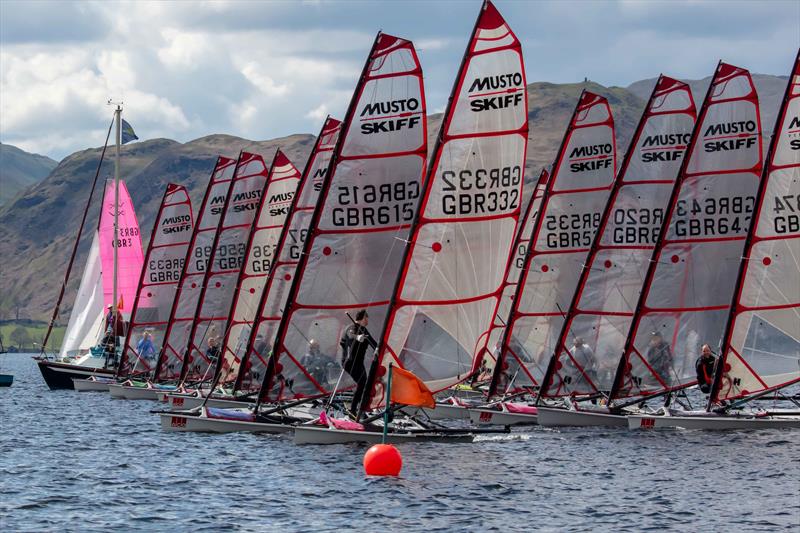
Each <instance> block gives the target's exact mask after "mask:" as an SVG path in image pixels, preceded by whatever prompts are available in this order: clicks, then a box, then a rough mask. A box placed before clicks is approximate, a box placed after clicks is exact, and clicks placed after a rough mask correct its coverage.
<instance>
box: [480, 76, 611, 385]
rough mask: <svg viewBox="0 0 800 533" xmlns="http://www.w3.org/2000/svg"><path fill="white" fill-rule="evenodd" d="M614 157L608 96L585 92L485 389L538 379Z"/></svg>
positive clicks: (560, 321) (592, 230)
mask: <svg viewBox="0 0 800 533" xmlns="http://www.w3.org/2000/svg"><path fill="white" fill-rule="evenodd" d="M616 154H617V150H616V140H615V138H614V119H613V117H612V116H611V108H610V107H609V105H608V101H607V100H606V99H605V98H603V97H602V96H598V95H596V94H593V93H590V92H588V91H584V92H583V93H581V96H580V99H579V100H578V104H577V106H576V108H575V111H574V113H573V115H572V118H571V119H570V122H569V125H568V127H567V132H566V133H565V135H564V140H563V141H562V144H561V147H560V149H559V152H558V154H557V156H556V162H555V165H554V166H553V173H552V176H551V177H550V180H549V181H548V183H547V189H546V190H545V193H544V199H543V200H542V207H541V213H540V214H539V218H538V220H537V221H536V228H535V229H534V232H533V238H532V240H531V246H530V250H529V252H528V255H527V257H526V259H525V265H524V266H523V271H522V278H521V282H520V283H519V285H518V287H517V294H516V296H515V298H514V304H513V306H512V313H511V316H510V317H509V319H508V320H507V323H508V324H509V325H508V327H507V328H506V331H505V333H504V338H503V343H502V352H501V357H500V359H499V360H498V364H497V365H496V367H495V372H494V375H493V379H492V386H491V388H492V390H500V391H502V390H505V389H507V388H508V387H509V386H510V385H511V383H512V382H513V381H515V380H516V379H517V378H516V376H517V375H518V374H519V373H523V374H525V376H523V377H524V379H526V380H530V381H532V382H533V383H534V384H540V383H541V382H542V378H543V376H544V374H545V365H547V362H548V360H549V359H550V358H551V355H552V354H553V353H554V351H555V344H556V340H557V336H558V334H559V332H560V331H561V327H562V326H563V323H564V316H565V314H566V311H567V309H568V308H569V303H570V301H571V299H572V296H573V294H574V293H575V289H576V288H577V283H578V277H579V276H580V272H581V270H582V268H583V264H584V262H585V261H586V257H587V255H588V252H589V247H590V245H591V244H592V242H593V239H594V236H595V233H596V231H597V228H598V227H599V225H600V216H601V214H602V212H603V209H604V208H605V205H606V202H607V200H608V195H609V192H610V190H611V186H612V184H613V182H614V177H615V175H616V168H617V155H616Z"/></svg>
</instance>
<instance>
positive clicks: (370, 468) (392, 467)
mask: <svg viewBox="0 0 800 533" xmlns="http://www.w3.org/2000/svg"><path fill="white" fill-rule="evenodd" d="M401 468H403V457H402V456H401V455H400V452H399V451H398V449H397V448H395V447H394V446H392V445H391V444H375V445H374V446H372V447H371V448H370V449H369V450H367V453H365V454H364V472H365V473H366V474H367V475H368V476H399V475H400V469H401Z"/></svg>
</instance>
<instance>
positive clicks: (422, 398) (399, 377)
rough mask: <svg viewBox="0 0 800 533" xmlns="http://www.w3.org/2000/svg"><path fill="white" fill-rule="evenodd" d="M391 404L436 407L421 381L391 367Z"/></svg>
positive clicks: (410, 374) (406, 371) (400, 369)
mask: <svg viewBox="0 0 800 533" xmlns="http://www.w3.org/2000/svg"><path fill="white" fill-rule="evenodd" d="M391 400H392V402H394V403H401V404H403V405H414V406H417V407H430V408H431V409H433V408H434V407H436V402H435V401H434V399H433V394H432V393H431V391H430V389H429V388H428V387H427V386H426V385H425V383H423V381H422V380H421V379H419V378H418V377H417V376H415V375H414V374H412V373H411V372H409V371H408V370H403V369H402V368H399V367H396V366H392V398H391Z"/></svg>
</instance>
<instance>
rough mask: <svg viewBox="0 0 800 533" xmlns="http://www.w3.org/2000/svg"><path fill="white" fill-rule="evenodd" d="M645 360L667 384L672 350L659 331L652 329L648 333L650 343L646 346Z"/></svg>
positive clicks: (670, 369)
mask: <svg viewBox="0 0 800 533" xmlns="http://www.w3.org/2000/svg"><path fill="white" fill-rule="evenodd" d="M646 357H647V362H648V363H650V367H651V368H652V369H653V370H654V371H655V372H656V373H657V374H658V377H659V378H661V380H662V381H663V382H664V384H665V385H667V386H669V384H670V383H671V375H672V350H670V348H669V344H667V343H666V342H665V341H664V338H663V337H662V336H661V333H660V332H658V331H654V332H652V333H651V334H650V344H649V345H648V347H647V354H646Z"/></svg>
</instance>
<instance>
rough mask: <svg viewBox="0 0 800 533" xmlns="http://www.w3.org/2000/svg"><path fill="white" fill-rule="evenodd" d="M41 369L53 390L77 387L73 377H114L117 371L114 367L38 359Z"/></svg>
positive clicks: (37, 362)
mask: <svg viewBox="0 0 800 533" xmlns="http://www.w3.org/2000/svg"><path fill="white" fill-rule="evenodd" d="M36 364H37V365H39V371H40V372H41V373H42V377H43V378H44V381H45V383H47V386H48V387H50V389H51V390H56V389H72V390H74V389H75V385H74V384H73V383H72V380H73V379H86V378H88V377H91V376H98V377H106V378H113V377H114V374H115V373H116V372H115V371H114V370H113V369H103V368H91V367H87V366H81V365H70V364H67V363H56V362H54V361H42V360H39V361H36Z"/></svg>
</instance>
